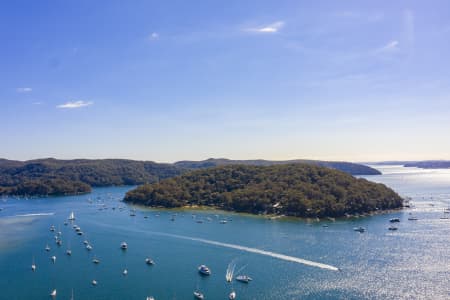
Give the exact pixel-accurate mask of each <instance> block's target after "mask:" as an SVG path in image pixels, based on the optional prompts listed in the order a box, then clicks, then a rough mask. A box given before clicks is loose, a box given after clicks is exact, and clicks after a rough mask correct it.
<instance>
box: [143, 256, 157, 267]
mask: <svg viewBox="0 0 450 300" xmlns="http://www.w3.org/2000/svg"><path fill="white" fill-rule="evenodd" d="M145 263H146V264H147V265H154V264H155V262H154V261H153V260H152V259H151V258H149V257H147V258H146V259H145Z"/></svg>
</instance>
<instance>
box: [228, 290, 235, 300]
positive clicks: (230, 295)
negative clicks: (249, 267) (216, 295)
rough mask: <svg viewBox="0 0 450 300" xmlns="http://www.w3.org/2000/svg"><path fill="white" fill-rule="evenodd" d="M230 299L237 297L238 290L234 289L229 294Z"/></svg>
mask: <svg viewBox="0 0 450 300" xmlns="http://www.w3.org/2000/svg"><path fill="white" fill-rule="evenodd" d="M228 299H230V300H234V299H236V292H235V291H232V292H231V293H230V294H229V295H228Z"/></svg>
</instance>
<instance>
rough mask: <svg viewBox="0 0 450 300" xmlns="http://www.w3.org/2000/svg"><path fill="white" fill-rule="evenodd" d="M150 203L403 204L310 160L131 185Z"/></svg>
mask: <svg viewBox="0 0 450 300" xmlns="http://www.w3.org/2000/svg"><path fill="white" fill-rule="evenodd" d="M124 201H125V202H130V203H135V204H142V205H147V206H151V207H166V208H176V207H185V206H212V207H216V208H219V209H224V210H229V211H236V212H246V213H254V214H260V213H263V214H277V215H281V214H282V215H288V216H296V217H325V216H327V217H341V216H344V215H346V214H362V213H370V212H374V211H379V210H388V209H395V208H400V207H401V206H402V204H403V200H402V198H401V197H400V196H399V195H398V194H397V193H395V192H394V191H393V190H392V189H390V188H388V187H386V186H385V185H383V184H377V183H373V182H370V181H367V180H365V179H357V178H355V177H353V176H351V175H349V174H348V173H345V172H342V171H339V170H334V169H330V168H326V167H321V166H317V165H312V164H302V163H297V164H287V165H272V166H250V165H227V166H219V167H212V168H208V169H201V170H196V171H191V172H188V173H185V174H183V175H180V176H176V177H173V178H168V179H164V180H162V181H160V182H158V183H153V184H144V185H142V186H139V187H137V188H136V189H134V190H131V191H129V192H128V193H127V194H126V196H125V198H124Z"/></svg>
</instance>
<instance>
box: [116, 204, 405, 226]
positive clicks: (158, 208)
mask: <svg viewBox="0 0 450 300" xmlns="http://www.w3.org/2000/svg"><path fill="white" fill-rule="evenodd" d="M122 202H123V201H122ZM123 203H125V204H127V205H129V206H133V207H136V208H140V209H143V210H151V211H166V212H195V211H198V212H208V211H211V212H213V211H216V212H221V213H228V214H234V215H239V216H247V217H256V218H262V219H267V220H286V221H288V220H297V221H304V222H308V223H311V222H315V223H320V222H336V221H342V220H352V219H360V218H367V217H373V216H376V215H384V214H391V213H395V212H398V211H402V210H404V209H407V207H404V206H403V207H399V208H395V209H387V210H378V211H373V212H369V213H363V214H359V215H348V216H341V217H322V218H318V217H317V218H314V217H296V216H290V215H284V214H253V213H249V212H238V211H234V210H225V209H221V208H219V207H214V206H206V205H192V206H191V205H185V206H181V207H174V208H168V207H163V206H147V205H142V204H135V203H127V202H123Z"/></svg>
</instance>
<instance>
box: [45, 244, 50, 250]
mask: <svg viewBox="0 0 450 300" xmlns="http://www.w3.org/2000/svg"><path fill="white" fill-rule="evenodd" d="M45 251H47V252H48V251H50V246H49V245H48V244H47V245H46V246H45Z"/></svg>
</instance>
